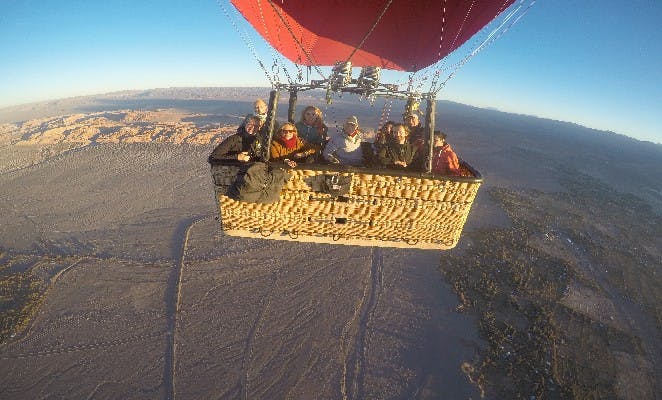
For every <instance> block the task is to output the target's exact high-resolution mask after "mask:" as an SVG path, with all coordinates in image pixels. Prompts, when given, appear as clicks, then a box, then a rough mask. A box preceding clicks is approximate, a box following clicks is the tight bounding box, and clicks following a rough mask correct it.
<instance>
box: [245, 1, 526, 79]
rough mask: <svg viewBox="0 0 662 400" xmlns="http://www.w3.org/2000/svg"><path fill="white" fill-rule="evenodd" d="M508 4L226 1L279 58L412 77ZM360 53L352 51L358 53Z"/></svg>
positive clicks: (455, 46)
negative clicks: (344, 64) (409, 73)
mask: <svg viewBox="0 0 662 400" xmlns="http://www.w3.org/2000/svg"><path fill="white" fill-rule="evenodd" d="M513 1H514V0H474V1H469V0H415V1H414V0H392V1H390V2H389V1H388V0H326V1H325V0H316V1H305V0H301V1H292V0H290V1H282V0H261V1H260V0H258V1H256V0H232V4H233V5H234V6H235V7H236V8H237V10H239V12H240V13H241V14H242V15H243V16H244V18H246V20H247V21H248V22H249V23H250V24H251V25H252V26H253V28H254V29H255V30H256V31H257V32H258V33H259V34H260V35H261V36H262V37H263V38H264V39H265V40H266V41H268V42H269V43H270V44H271V45H272V46H273V47H274V48H275V49H276V50H277V51H278V52H280V53H281V54H282V55H283V56H285V57H287V58H288V59H290V60H291V61H293V62H295V63H297V64H302V65H323V66H329V65H333V64H335V63H336V62H338V61H351V62H352V65H353V66H359V67H361V66H379V67H382V68H385V69H392V70H403V71H417V70H420V69H422V68H425V67H427V66H429V65H431V64H434V63H435V62H437V61H439V60H440V59H442V58H444V57H446V56H447V55H448V54H449V53H451V52H452V51H453V50H455V49H457V48H458V47H459V46H461V45H462V44H463V43H464V42H466V41H467V40H468V39H469V38H471V37H472V36H473V35H474V34H476V32H478V31H479V30H480V29H481V28H482V27H484V26H485V25H487V24H488V23H489V22H490V21H492V20H493V19H494V18H495V17H496V16H498V15H499V14H500V13H501V12H502V11H504V10H505V9H506V8H508V7H509V6H510V5H511V4H512V3H513ZM357 48H358V49H357Z"/></svg>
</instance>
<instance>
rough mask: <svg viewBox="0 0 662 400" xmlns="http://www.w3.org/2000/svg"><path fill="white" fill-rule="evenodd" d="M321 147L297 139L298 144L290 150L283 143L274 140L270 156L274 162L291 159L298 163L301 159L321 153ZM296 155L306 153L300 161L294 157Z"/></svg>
mask: <svg viewBox="0 0 662 400" xmlns="http://www.w3.org/2000/svg"><path fill="white" fill-rule="evenodd" d="M319 149H320V148H319V146H318V145H316V144H312V143H307V142H305V141H303V140H301V138H297V144H296V146H294V148H292V149H288V148H287V147H285V145H284V144H283V143H281V142H280V140H278V139H273V140H272V141H271V149H270V154H271V158H270V160H272V161H283V160H285V159H286V158H291V159H292V160H294V161H297V160H299V159H304V158H307V157H309V156H312V155H314V154H315V153H317V152H318V151H319ZM294 153H304V154H305V155H304V157H301V158H299V159H297V158H295V157H294Z"/></svg>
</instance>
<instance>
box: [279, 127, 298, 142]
mask: <svg viewBox="0 0 662 400" xmlns="http://www.w3.org/2000/svg"><path fill="white" fill-rule="evenodd" d="M296 132H297V131H296V129H294V127H293V126H291V125H286V126H284V127H282V128H281V130H280V137H281V138H283V139H284V140H291V139H292V138H293V137H294V135H295V134H296Z"/></svg>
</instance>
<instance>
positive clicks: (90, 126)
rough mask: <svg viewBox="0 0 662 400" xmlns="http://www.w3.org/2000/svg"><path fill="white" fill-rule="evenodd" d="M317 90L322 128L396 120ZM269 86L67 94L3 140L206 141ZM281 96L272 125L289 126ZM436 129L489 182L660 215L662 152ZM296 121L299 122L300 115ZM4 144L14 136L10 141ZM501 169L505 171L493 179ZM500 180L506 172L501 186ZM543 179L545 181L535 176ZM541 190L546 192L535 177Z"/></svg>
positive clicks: (313, 98) (5, 117)
mask: <svg viewBox="0 0 662 400" xmlns="http://www.w3.org/2000/svg"><path fill="white" fill-rule="evenodd" d="M324 94H325V92H324V91H310V92H302V93H300V94H299V96H298V105H299V108H298V110H301V109H303V107H304V106H306V105H317V106H319V107H320V108H322V110H323V112H324V116H325V122H326V124H327V125H328V126H329V128H330V129H331V130H333V129H337V128H338V127H339V126H340V125H341V124H342V121H343V120H344V119H345V118H346V117H347V116H349V115H356V116H358V118H359V122H360V124H361V126H362V128H363V129H365V130H368V131H369V130H375V129H377V127H378V126H379V125H380V124H381V123H383V122H385V121H386V120H394V121H400V120H401V113H402V110H403V104H402V102H398V101H393V102H392V101H390V100H388V101H384V100H379V99H378V100H376V101H374V102H370V101H368V100H366V99H359V100H358V101H357V99H356V98H350V97H351V96H348V95H345V96H343V97H340V98H335V99H334V100H333V102H332V103H331V104H326V102H325V100H324ZM268 96H269V89H268V88H231V87H227V88H164V89H150V90H140V91H121V92H113V93H107V94H102V95H95V96H84V97H73V98H68V99H61V100H54V101H48V102H41V103H34V104H26V105H21V106H15V107H9V108H4V109H0V123H4V125H2V126H0V136H2V137H3V138H4V139H3V141H7V140H10V141H13V142H16V141H22V142H24V144H26V143H42V144H49V143H51V144H52V143H59V142H72V141H73V142H77V143H79V144H82V145H84V144H90V143H101V142H136V141H143V142H146V141H157V142H174V143H197V144H213V143H216V142H218V141H219V140H221V139H222V138H223V137H224V136H225V135H227V134H228V133H230V132H232V131H233V130H234V129H235V128H236V126H237V124H238V123H239V122H240V121H241V118H243V116H245V115H246V114H248V113H251V112H252V109H253V107H252V102H253V101H254V100H255V99H257V98H263V99H265V100H266V99H267V98H268ZM287 101H288V99H287V96H286V95H284V96H283V97H281V98H280V102H279V112H278V119H279V120H284V119H286V114H287ZM436 110H437V113H436V122H437V125H436V126H437V127H438V129H441V130H443V131H445V132H447V133H448V135H449V142H450V143H451V144H452V145H453V147H454V148H455V150H456V151H457V152H458V154H459V155H460V157H462V158H464V159H465V160H468V161H469V162H471V163H472V165H474V166H476V167H477V168H478V169H479V170H480V171H481V172H482V173H483V175H484V176H485V177H486V178H489V179H488V180H487V182H488V184H489V182H492V183H494V184H498V183H505V182H506V181H508V182H510V183H509V184H510V185H512V184H513V182H515V183H517V182H522V183H524V182H528V183H530V182H534V181H535V180H536V176H539V175H540V174H537V173H536V171H537V170H540V169H544V168H547V169H557V168H559V167H563V168H565V169H568V170H575V171H577V172H581V173H586V174H589V175H591V176H594V177H596V178H598V179H600V180H601V181H603V182H606V183H608V184H609V185H611V186H613V187H614V188H616V189H618V190H621V191H623V192H627V193H632V194H635V195H637V196H639V197H641V198H643V199H645V200H647V201H650V202H651V203H652V205H653V206H654V207H655V208H657V209H658V210H662V184H661V183H660V180H659V176H661V175H662V145H659V144H654V143H650V142H642V141H638V140H635V139H632V138H629V137H627V136H624V135H619V134H616V133H613V132H605V131H599V130H595V129H590V128H586V127H582V126H580V125H577V124H573V123H568V122H561V121H554V120H549V119H543V118H537V117H531V116H526V115H518V114H512V113H504V112H500V111H495V110H489V109H481V108H476V107H470V106H466V105H462V104H458V103H453V102H449V101H439V102H437V107H436ZM296 118H297V119H298V118H299V115H298V113H297V115H296ZM8 138H11V139H8ZM501 165H509V166H510V169H508V170H507V171H503V170H502V172H501V174H498V175H496V176H494V171H500V170H501V169H500V167H501ZM503 173H508V174H511V175H512V176H509V177H508V179H506V177H505V176H504V175H503ZM542 175H544V174H542ZM538 183H539V185H540V187H541V188H542V187H545V184H544V182H542V181H540V180H539V182H538Z"/></svg>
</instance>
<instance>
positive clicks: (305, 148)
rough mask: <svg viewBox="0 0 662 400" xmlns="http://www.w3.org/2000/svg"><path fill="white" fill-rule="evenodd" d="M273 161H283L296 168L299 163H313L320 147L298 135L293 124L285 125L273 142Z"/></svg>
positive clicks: (287, 123)
mask: <svg viewBox="0 0 662 400" xmlns="http://www.w3.org/2000/svg"><path fill="white" fill-rule="evenodd" d="M270 150H271V151H270V153H271V158H270V160H271V161H276V162H278V161H282V162H284V163H286V164H287V165H289V166H290V167H292V168H294V167H296V165H297V161H299V162H301V161H305V162H308V161H311V162H312V161H313V160H314V159H315V155H316V154H317V153H318V152H319V150H320V146H319V145H316V144H313V143H308V142H306V141H304V140H303V139H301V138H300V137H299V136H298V134H297V128H296V126H295V125H294V124H293V123H291V122H286V123H284V124H283V125H282V126H281V127H280V129H279V130H278V133H277V134H276V135H274V138H273V140H272V141H271V149H270Z"/></svg>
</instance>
